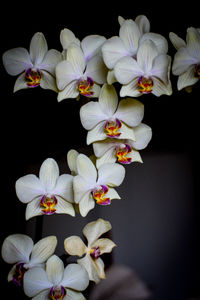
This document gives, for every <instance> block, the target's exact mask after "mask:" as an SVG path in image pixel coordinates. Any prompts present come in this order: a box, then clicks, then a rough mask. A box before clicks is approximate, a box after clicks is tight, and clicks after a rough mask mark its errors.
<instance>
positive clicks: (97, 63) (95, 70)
mask: <svg viewBox="0 0 200 300" xmlns="http://www.w3.org/2000/svg"><path fill="white" fill-rule="evenodd" d="M107 72H108V69H107V68H106V66H105V64H104V61H103V58H102V57H101V56H99V55H96V56H93V57H92V58H91V59H90V60H89V61H88V63H87V67H86V70H85V73H84V75H85V76H87V77H90V78H92V80H93V81H95V82H96V83H98V84H103V83H104V82H106V78H107Z"/></svg>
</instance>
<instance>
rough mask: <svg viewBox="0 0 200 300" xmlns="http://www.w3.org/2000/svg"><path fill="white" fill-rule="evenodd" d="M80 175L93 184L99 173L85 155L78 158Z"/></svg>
mask: <svg viewBox="0 0 200 300" xmlns="http://www.w3.org/2000/svg"><path fill="white" fill-rule="evenodd" d="M77 170H78V174H79V175H81V176H82V177H83V178H85V179H87V180H88V181H89V182H91V183H92V184H93V183H94V182H95V181H96V179H97V171H96V168H95V166H94V164H93V163H92V162H91V160H90V159H89V158H88V157H87V156H86V155H84V154H79V155H78V157H77Z"/></svg>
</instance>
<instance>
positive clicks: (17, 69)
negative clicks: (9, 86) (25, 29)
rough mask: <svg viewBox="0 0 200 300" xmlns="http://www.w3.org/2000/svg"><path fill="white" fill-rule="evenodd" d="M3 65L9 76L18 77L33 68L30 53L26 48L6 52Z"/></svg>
mask: <svg viewBox="0 0 200 300" xmlns="http://www.w3.org/2000/svg"><path fill="white" fill-rule="evenodd" d="M2 59H3V64H4V67H5V69H6V71H7V72H8V74H10V75H13V76H16V75H18V74H20V73H21V72H23V71H24V70H27V69H29V68H31V67H32V66H33V64H32V62H31V60H30V56H29V53H28V51H27V50H26V49H25V48H20V47H19V48H14V49H11V50H8V51H6V52H5V53H4V54H3V56H2Z"/></svg>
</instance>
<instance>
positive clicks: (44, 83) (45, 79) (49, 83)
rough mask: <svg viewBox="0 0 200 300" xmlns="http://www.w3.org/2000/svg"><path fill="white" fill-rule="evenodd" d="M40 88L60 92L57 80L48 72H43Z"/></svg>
mask: <svg viewBox="0 0 200 300" xmlns="http://www.w3.org/2000/svg"><path fill="white" fill-rule="evenodd" d="M40 87H41V88H43V89H47V90H52V91H54V92H58V88H57V84H56V78H55V77H54V76H53V75H51V74H50V73H48V72H46V71H44V70H43V71H42V77H41V80H40Z"/></svg>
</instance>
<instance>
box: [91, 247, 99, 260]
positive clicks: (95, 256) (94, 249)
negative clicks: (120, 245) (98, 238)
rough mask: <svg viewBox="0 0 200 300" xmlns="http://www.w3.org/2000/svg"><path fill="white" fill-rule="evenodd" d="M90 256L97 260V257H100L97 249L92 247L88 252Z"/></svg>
mask: <svg viewBox="0 0 200 300" xmlns="http://www.w3.org/2000/svg"><path fill="white" fill-rule="evenodd" d="M90 255H91V256H92V258H94V259H97V258H99V256H100V255H101V251H100V248H99V247H93V248H92V249H91V250H90Z"/></svg>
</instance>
